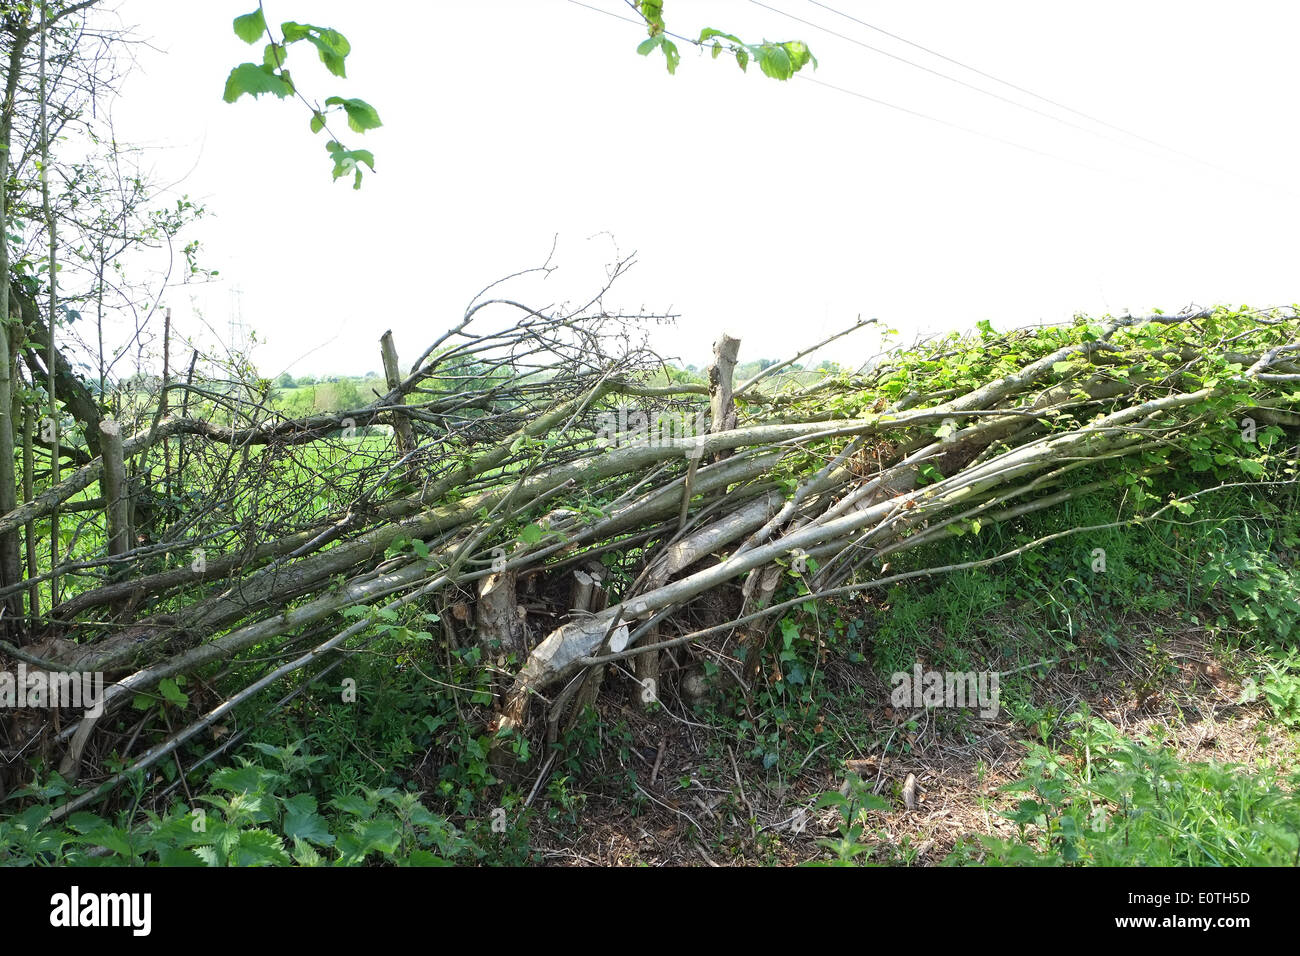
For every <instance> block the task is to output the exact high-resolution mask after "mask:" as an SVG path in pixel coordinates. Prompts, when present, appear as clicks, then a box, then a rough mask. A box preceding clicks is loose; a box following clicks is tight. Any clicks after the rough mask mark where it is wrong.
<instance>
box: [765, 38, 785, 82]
mask: <svg viewBox="0 0 1300 956" xmlns="http://www.w3.org/2000/svg"><path fill="white" fill-rule="evenodd" d="M758 68H759V69H760V70H762V71H763V73H764V75H766V76H770V77H771V78H772V79H774V80H788V79H790V77H792V76H794V65H793V64H792V63H791V62H790V54H789V53H787V52H786V50H785V47H782V46H777V45H776V44H773V43H764V44H763V45H762V46H760V47H759V48H758Z"/></svg>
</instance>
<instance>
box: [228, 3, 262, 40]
mask: <svg viewBox="0 0 1300 956" xmlns="http://www.w3.org/2000/svg"><path fill="white" fill-rule="evenodd" d="M265 32H266V18H265V17H263V16H262V8H261V7H258V8H257V9H256V10H254V11H253V12H252V13H246V14H244V15H243V16H242V17H235V36H237V37H239V39H241V40H243V41H244V42H245V43H256V42H257V41H258V39H259V38H260V37H261V36H262V34H263V33H265Z"/></svg>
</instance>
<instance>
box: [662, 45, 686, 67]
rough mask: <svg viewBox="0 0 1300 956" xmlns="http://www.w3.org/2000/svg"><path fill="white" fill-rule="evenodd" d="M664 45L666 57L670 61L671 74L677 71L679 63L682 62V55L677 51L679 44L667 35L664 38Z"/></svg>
mask: <svg viewBox="0 0 1300 956" xmlns="http://www.w3.org/2000/svg"><path fill="white" fill-rule="evenodd" d="M662 45H663V50H664V59H666V60H667V61H668V73H669V75H672V74H675V73H676V72H677V64H678V63H680V62H682V55H681V54H680V53H678V52H677V44H676V43H674V42H673V41H672V40H669V39H668V38H667V37H665V38H664V42H663V44H662Z"/></svg>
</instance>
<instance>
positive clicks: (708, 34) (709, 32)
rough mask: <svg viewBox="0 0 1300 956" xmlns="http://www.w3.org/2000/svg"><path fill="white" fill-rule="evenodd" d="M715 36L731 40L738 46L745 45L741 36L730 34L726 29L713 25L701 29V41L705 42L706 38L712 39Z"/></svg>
mask: <svg viewBox="0 0 1300 956" xmlns="http://www.w3.org/2000/svg"><path fill="white" fill-rule="evenodd" d="M714 38H722V39H724V40H731V42H732V43H735V44H736V46H737V47H740V46H744V44H742V43H741V39H740V36H735V35H733V34H729V33H727V31H725V30H714V29H712V27H711V26H706V27H705V29H703V30H701V31H699V42H701V43H703V42H705V40H712V39H714Z"/></svg>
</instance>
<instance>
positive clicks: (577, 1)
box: [567, 0, 1132, 179]
mask: <svg viewBox="0 0 1300 956" xmlns="http://www.w3.org/2000/svg"><path fill="white" fill-rule="evenodd" d="M567 2H569V3H572V4H573V5H574V6H578V7H582V8H584V9H586V10H592V11H594V12H596V13H603V14H605V16H607V17H613V18H614V19H615V20H622V21H623V22H624V23H631V24H633V25H634V26H638V27H644V26H645V24H644V22H643V21H640V20H635V19H633V18H632V17H626V16H623V15H621V14H618V13H613V12H611V11H609V10H602V9H601V8H600V7H593V6H592V5H591V4H589V3H583V2H582V0H567ZM760 6H762V4H760ZM769 9H770V8H769ZM777 12H778V13H780V12H781V11H779V10H778V11H777ZM665 33H666V35H667V36H670V37H672V38H673V39H675V40H681V41H682V42H683V43H690V44H692V45H695V46H698V45H699V44H698V43H697V42H696V41H695V40H693V39H692V38H690V37H686V36H682V35H681V34H678V33H673V32H671V31H665ZM846 39H847V38H846ZM726 52H728V53H730V52H731V51H729V50H728V51H726ZM940 75H941V76H942V75H943V74H940ZM794 78H795V79H796V80H803V81H804V82H807V83H813V84H815V85H817V86H822V87H825V88H826V89H828V90H835V91H836V92H838V93H844V94H845V95H847V96H852V97H855V98H857V99H860V100H865V101H866V102H869V103H875V104H876V105H878V106H884V107H886V108H887V109H891V110H895V111H897V112H900V113H906V114H907V115H908V116H912V117H915V118H917V119H922V120H926V121H927V122H930V123H935V124H937V125H939V126H944V127H947V128H948V129H955V130H958V131H959V132H962V133H966V134H968V135H970V136H978V137H980V138H981V139H987V140H991V141H993V142H995V143H1000V144H1002V145H1003V146H1010V147H1011V148H1012V149H1018V150H1022V151H1024V152H1027V153H1033V154H1034V155H1035V156H1043V157H1046V158H1047V159H1054V160H1056V161H1057V162H1061V163H1068V164H1069V165H1071V166H1078V167H1080V168H1081V169H1086V170H1088V171H1089V172H1093V173H1098V174H1100V175H1102V176H1114V177H1117V178H1121V179H1131V178H1132V177H1126V176H1119V174H1117V173H1115V172H1113V171H1110V170H1105V169H1101V168H1100V167H1097V166H1092V165H1090V164H1088V163H1084V162H1080V161H1079V160H1077V159H1071V158H1070V157H1068V156H1061V155H1059V154H1056V153H1050V152H1047V151H1046V150H1041V149H1037V148H1036V147H1033V146H1026V145H1025V144H1023V143H1017V142H1016V141H1014V140H1010V139H1004V138H1003V137H1001V136H997V135H994V134H993V133H986V132H983V131H982V130H978V129H973V128H972V127H969V126H963V125H961V124H960V123H954V122H952V121H950V120H945V119H940V118H939V117H937V116H931V115H930V114H929V113H922V112H921V111H920V110H914V109H911V108H910V107H906V106H899V105H898V104H897V103H891V102H889V101H888V100H882V99H880V98H879V97H876V96H871V95H869V94H867V93H862V92H859V91H857V90H851V89H847V88H845V87H842V86H836V85H835V84H834V83H827V82H826V81H824V80H818V79H814V78H813V77H811V76H805V75H804V74H803V73H796V74H795V76H794ZM956 82H960V81H956Z"/></svg>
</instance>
